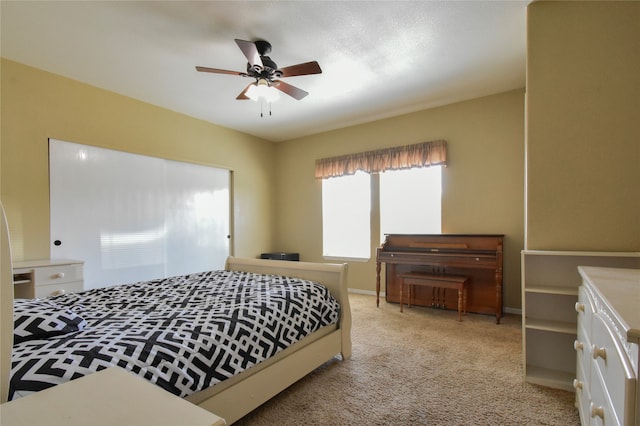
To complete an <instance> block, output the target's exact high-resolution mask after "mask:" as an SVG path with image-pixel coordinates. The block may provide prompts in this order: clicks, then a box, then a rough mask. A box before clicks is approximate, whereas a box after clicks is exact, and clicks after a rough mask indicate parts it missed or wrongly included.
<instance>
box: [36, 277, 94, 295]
mask: <svg viewBox="0 0 640 426" xmlns="http://www.w3.org/2000/svg"><path fill="white" fill-rule="evenodd" d="M82 290H84V289H83V288H82V281H74V282H71V283H58V284H51V285H42V286H36V295H35V297H36V298H42V297H50V296H59V295H60V294H65V293H75V292H77V291H82Z"/></svg>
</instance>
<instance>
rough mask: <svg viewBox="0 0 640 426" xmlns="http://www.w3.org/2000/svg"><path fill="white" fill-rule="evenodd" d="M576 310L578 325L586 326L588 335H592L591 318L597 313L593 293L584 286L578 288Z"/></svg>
mask: <svg viewBox="0 0 640 426" xmlns="http://www.w3.org/2000/svg"><path fill="white" fill-rule="evenodd" d="M575 309H576V312H577V313H578V323H582V324H583V325H584V329H585V331H586V332H587V334H588V335H589V334H591V321H592V320H591V318H592V317H593V313H594V312H595V311H596V306H595V303H594V302H593V297H592V296H591V292H590V291H589V289H588V288H587V287H585V286H583V285H581V286H580V287H578V302H576V306H575Z"/></svg>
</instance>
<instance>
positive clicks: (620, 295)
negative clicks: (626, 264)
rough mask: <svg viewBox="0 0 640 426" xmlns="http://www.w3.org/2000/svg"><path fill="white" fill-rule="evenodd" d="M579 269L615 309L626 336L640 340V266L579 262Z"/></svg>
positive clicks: (634, 340)
mask: <svg viewBox="0 0 640 426" xmlns="http://www.w3.org/2000/svg"><path fill="white" fill-rule="evenodd" d="M578 272H579V273H580V275H581V276H582V278H584V279H585V280H586V281H587V282H588V283H589V284H591V287H592V288H593V289H594V290H595V291H596V292H598V294H599V296H600V297H601V299H602V301H603V303H605V304H606V305H608V307H609V308H610V310H611V311H612V312H615V313H616V315H617V316H618V318H617V319H618V321H619V322H620V324H621V325H622V326H623V327H624V328H625V331H626V333H627V340H628V341H631V342H640V269H623V268H599V267H592V266H578Z"/></svg>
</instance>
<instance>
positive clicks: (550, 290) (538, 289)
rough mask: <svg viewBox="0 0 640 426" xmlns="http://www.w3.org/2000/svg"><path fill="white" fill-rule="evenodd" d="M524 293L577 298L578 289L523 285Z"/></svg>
mask: <svg viewBox="0 0 640 426" xmlns="http://www.w3.org/2000/svg"><path fill="white" fill-rule="evenodd" d="M524 291H525V292H527V293H542V294H558V295H562V296H576V297H577V296H578V288H577V287H574V288H569V287H557V286H549V285H527V284H525V287H524Z"/></svg>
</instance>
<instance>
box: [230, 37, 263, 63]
mask: <svg viewBox="0 0 640 426" xmlns="http://www.w3.org/2000/svg"><path fill="white" fill-rule="evenodd" d="M236 44H237V45H238V47H239V48H240V50H242V53H244V56H246V57H247V60H248V61H249V64H250V65H251V66H252V67H254V66H256V65H257V66H259V67H260V70H262V69H263V68H264V66H263V65H262V59H260V53H259V52H258V48H257V47H256V44H255V43H254V42H252V41H245V40H239V39H236Z"/></svg>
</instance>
